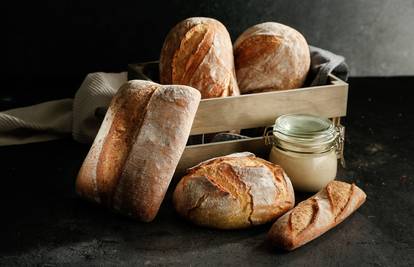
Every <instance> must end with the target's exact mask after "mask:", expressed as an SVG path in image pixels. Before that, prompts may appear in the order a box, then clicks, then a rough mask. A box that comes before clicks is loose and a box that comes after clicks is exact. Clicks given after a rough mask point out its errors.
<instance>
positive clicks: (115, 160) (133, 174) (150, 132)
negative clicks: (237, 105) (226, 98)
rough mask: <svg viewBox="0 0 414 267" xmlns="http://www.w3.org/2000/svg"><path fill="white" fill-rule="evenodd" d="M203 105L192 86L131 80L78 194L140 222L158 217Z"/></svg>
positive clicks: (112, 112) (97, 140)
mask: <svg viewBox="0 0 414 267" xmlns="http://www.w3.org/2000/svg"><path fill="white" fill-rule="evenodd" d="M199 101H200V93H199V92H198V91H197V90H195V89H193V88H191V87H188V86H179V85H168V86H163V85H159V84H156V83H153V82H149V81H139V80H134V81H129V82H127V83H126V84H124V85H123V86H122V87H121V88H120V89H119V91H118V92H117V94H116V95H115V96H114V98H113V99H112V102H111V104H110V106H109V109H108V111H107V113H106V115H105V118H104V120H103V122H102V125H101V127H100V129H99V132H98V134H97V136H96V138H95V140H94V142H93V144H92V147H91V149H90V151H89V153H88V155H87V156H86V159H85V161H84V163H83V165H82V167H81V169H80V171H79V174H78V177H77V181H76V190H77V192H78V193H79V194H80V195H81V196H83V197H85V198H88V199H90V200H93V201H95V202H98V203H101V204H103V205H105V206H108V207H110V208H112V209H115V210H118V211H119V212H121V213H123V214H126V215H129V216H132V217H135V218H137V219H139V220H142V221H151V220H153V219H154V217H155V215H156V214H157V212H158V209H159V207H160V205H161V202H162V200H163V198H164V195H165V193H166V190H167V188H168V185H169V183H170V181H171V178H172V176H173V174H174V171H175V168H176V166H177V164H178V161H179V159H180V157H181V154H182V153H183V151H184V148H185V144H186V141H187V138H188V136H189V133H190V129H191V125H192V122H193V119H194V116H195V113H196V111H197V107H198V104H199Z"/></svg>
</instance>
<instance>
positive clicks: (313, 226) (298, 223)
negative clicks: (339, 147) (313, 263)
mask: <svg viewBox="0 0 414 267" xmlns="http://www.w3.org/2000/svg"><path fill="white" fill-rule="evenodd" d="M365 199H366V195H365V193H364V191H362V190H361V189H360V188H359V187H357V186H356V185H354V184H348V183H345V182H340V181H332V182H330V183H329V184H328V185H327V186H326V187H325V188H324V189H322V190H321V191H319V192H318V193H317V194H315V195H314V196H312V197H311V198H309V199H307V200H305V201H302V202H300V203H299V204H298V205H297V206H296V207H295V208H294V209H292V210H291V211H289V212H288V213H286V214H285V215H283V216H282V217H280V218H279V219H278V220H277V221H276V222H275V223H274V224H273V226H272V228H271V229H270V231H269V233H268V236H269V239H270V240H271V241H272V242H273V243H274V244H275V245H276V246H279V247H281V248H284V249H286V250H293V249H296V248H298V247H300V246H302V245H304V244H306V243H308V242H309V241H312V240H313V239H315V238H317V237H318V236H320V235H322V234H323V233H325V232H326V231H328V230H330V229H331V228H333V227H335V226H336V225H337V224H339V223H341V222H342V221H343V220H345V219H346V218H347V217H348V216H349V215H351V214H352V213H353V212H354V211H355V210H357V209H358V208H359V207H360V206H361V205H362V204H363V203H364V202H365Z"/></svg>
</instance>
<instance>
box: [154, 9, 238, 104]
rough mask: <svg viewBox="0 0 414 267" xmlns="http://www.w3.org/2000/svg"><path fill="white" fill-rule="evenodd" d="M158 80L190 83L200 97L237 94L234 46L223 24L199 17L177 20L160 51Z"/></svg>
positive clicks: (166, 82) (172, 82)
mask: <svg viewBox="0 0 414 267" xmlns="http://www.w3.org/2000/svg"><path fill="white" fill-rule="evenodd" d="M160 81H161V83H162V84H183V85H189V86H192V87H194V88H196V89H198V90H199V91H200V92H201V97H202V98H211V97H222V96H232V95H239V94H240V93H239V88H238V86H237V81H236V77H235V71H234V59H233V47H232V43H231V39H230V35H229V33H228V32H227V30H226V28H225V27H224V26H223V24H221V23H220V22H219V21H217V20H215V19H211V18H202V17H195V18H188V19H186V20H184V21H182V22H180V23H178V24H177V25H176V26H175V27H174V28H173V29H172V30H171V31H170V32H169V33H168V35H167V37H166V39H165V42H164V46H163V48H162V50H161V55H160Z"/></svg>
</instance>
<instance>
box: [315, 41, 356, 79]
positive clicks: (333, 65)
mask: <svg viewBox="0 0 414 267" xmlns="http://www.w3.org/2000/svg"><path fill="white" fill-rule="evenodd" d="M309 51H310V54H311V66H310V69H309V73H308V78H307V80H308V81H311V82H310V86H316V85H324V84H327V82H328V76H329V74H333V75H335V76H336V77H338V78H339V79H341V80H343V81H347V80H348V74H349V68H348V65H347V64H346V63H345V58H344V57H343V56H340V55H336V54H334V53H332V52H329V51H328V50H324V49H322V48H318V47H315V46H311V45H310V46H309Z"/></svg>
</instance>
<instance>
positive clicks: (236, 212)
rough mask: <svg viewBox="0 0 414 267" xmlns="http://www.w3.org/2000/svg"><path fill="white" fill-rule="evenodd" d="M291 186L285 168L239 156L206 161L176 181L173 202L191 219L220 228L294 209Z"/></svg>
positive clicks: (267, 218)
mask: <svg viewBox="0 0 414 267" xmlns="http://www.w3.org/2000/svg"><path fill="white" fill-rule="evenodd" d="M294 202H295V200H294V193H293V188H292V185H291V182H290V180H289V178H288V177H287V176H286V174H285V173H284V171H283V170H282V168H281V167H279V166H277V165H274V164H272V163H270V162H267V161H265V160H263V159H260V158H256V157H255V156H254V154H252V153H236V154H230V155H228V156H224V157H218V158H214V159H210V160H208V161H205V162H202V163H200V164H199V165H197V166H195V167H193V168H191V169H190V170H189V172H188V174H187V175H186V176H184V177H183V178H182V179H181V181H180V182H179V183H178V185H177V187H176V189H175V191H174V195H173V203H174V207H175V208H176V210H177V212H178V213H179V214H181V215H182V216H183V217H185V218H187V219H189V220H190V221H192V222H194V223H196V224H198V225H202V226H208V227H214V228H220V229H236V228H246V227H250V226H252V225H258V224H263V223H266V222H269V221H272V220H274V219H276V218H277V217H279V216H280V215H282V214H283V213H285V212H286V211H288V210H290V209H291V208H292V207H293V205H294Z"/></svg>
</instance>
